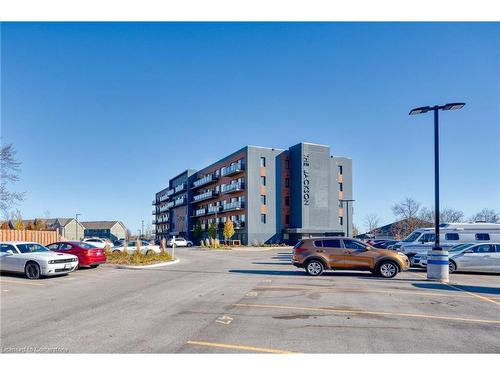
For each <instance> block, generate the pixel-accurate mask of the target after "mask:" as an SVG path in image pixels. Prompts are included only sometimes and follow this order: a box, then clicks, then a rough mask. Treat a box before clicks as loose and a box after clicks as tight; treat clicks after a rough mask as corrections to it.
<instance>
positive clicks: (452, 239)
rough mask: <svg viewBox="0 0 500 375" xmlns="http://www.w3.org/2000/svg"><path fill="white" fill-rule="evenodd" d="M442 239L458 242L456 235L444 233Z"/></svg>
mask: <svg viewBox="0 0 500 375" xmlns="http://www.w3.org/2000/svg"><path fill="white" fill-rule="evenodd" d="M444 238H445V239H446V241H458V239H459V236H458V233H446V235H445V236H444Z"/></svg>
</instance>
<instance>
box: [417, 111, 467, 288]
mask: <svg viewBox="0 0 500 375" xmlns="http://www.w3.org/2000/svg"><path fill="white" fill-rule="evenodd" d="M464 105H465V103H448V104H445V105H435V106H433V107H430V106H427V107H419V108H414V109H412V110H411V111H410V115H420V114H422V113H426V112H429V111H434V206H435V207H434V211H435V217H434V232H435V233H434V235H435V240H434V247H433V248H432V251H431V252H430V256H429V259H428V260H427V279H428V280H437V281H444V282H448V281H449V268H448V267H449V258H448V250H443V249H442V248H441V246H440V245H439V110H443V111H450V110H455V109H461V108H463V106H464Z"/></svg>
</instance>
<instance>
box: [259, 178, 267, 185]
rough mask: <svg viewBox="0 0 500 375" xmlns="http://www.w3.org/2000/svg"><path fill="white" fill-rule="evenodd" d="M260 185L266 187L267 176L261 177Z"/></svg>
mask: <svg viewBox="0 0 500 375" xmlns="http://www.w3.org/2000/svg"><path fill="white" fill-rule="evenodd" d="M260 184H261V185H262V186H266V176H260Z"/></svg>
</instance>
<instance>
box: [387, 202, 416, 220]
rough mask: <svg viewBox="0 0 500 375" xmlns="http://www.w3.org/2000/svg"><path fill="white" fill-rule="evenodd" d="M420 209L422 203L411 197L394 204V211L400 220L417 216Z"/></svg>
mask: <svg viewBox="0 0 500 375" xmlns="http://www.w3.org/2000/svg"><path fill="white" fill-rule="evenodd" d="M419 210H420V203H418V202H417V201H415V200H414V199H413V198H409V197H406V198H405V199H403V200H402V201H401V202H399V203H396V204H395V205H393V206H392V213H393V214H394V216H396V217H397V218H398V219H400V220H405V219H414V218H416V217H417V215H418V211H419Z"/></svg>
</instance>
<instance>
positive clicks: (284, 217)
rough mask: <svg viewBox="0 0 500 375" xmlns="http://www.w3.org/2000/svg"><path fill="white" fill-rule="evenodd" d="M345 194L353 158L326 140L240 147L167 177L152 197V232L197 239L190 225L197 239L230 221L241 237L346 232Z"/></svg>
mask: <svg viewBox="0 0 500 375" xmlns="http://www.w3.org/2000/svg"><path fill="white" fill-rule="evenodd" d="M343 199H352V161H351V159H349V158H345V157H334V156H331V155H330V147H329V146H324V145H317V144H312V143H299V144H297V145H294V146H292V147H290V148H289V149H287V150H282V149H274V148H267V147H258V146H245V147H243V148H242V149H240V150H238V151H236V152H234V153H232V154H230V155H228V156H226V157H224V158H222V159H220V160H219V161H217V162H215V163H213V164H211V165H209V166H207V167H205V168H203V169H201V170H199V171H195V170H191V169H190V170H186V171H184V172H182V173H181V174H179V175H177V176H176V177H174V178H172V179H170V180H169V183H168V186H167V187H166V188H165V189H163V190H162V191H160V192H158V193H156V196H155V200H153V205H154V206H155V209H154V210H153V215H154V220H153V224H155V226H156V229H155V230H156V238H157V239H162V238H170V237H172V236H173V235H176V236H183V237H186V238H189V239H191V240H198V238H194V228H195V226H196V225H198V224H199V225H200V226H201V229H202V237H201V238H206V237H207V231H208V227H209V225H210V224H211V223H215V225H216V227H217V236H218V237H219V238H220V239H222V238H223V227H224V223H225V222H226V221H227V220H232V221H233V223H234V227H235V235H234V236H233V237H232V239H233V240H240V241H241V243H243V244H254V243H277V242H287V243H295V242H296V241H297V240H298V239H300V238H304V237H311V236H327V235H331V236H334V235H344V234H346V232H347V225H349V228H350V229H349V233H352V230H351V228H352V220H351V221H350V222H349V223H347V220H346V214H347V212H345V211H344V210H345V208H344V206H343V204H342V201H341V200H343ZM349 210H351V212H352V206H351V205H349ZM349 214H350V213H349Z"/></svg>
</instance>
